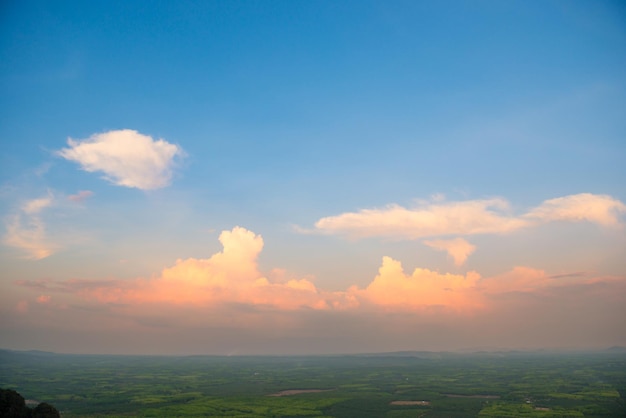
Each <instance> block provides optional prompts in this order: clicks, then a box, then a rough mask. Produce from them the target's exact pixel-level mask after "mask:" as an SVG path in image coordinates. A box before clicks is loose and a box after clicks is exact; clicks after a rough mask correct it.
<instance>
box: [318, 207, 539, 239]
mask: <svg viewBox="0 0 626 418" xmlns="http://www.w3.org/2000/svg"><path fill="white" fill-rule="evenodd" d="M527 224H528V221H526V220H524V219H519V218H516V217H513V216H510V215H509V214H508V202H506V201H505V200H504V199H488V200H468V201H465V202H448V203H436V204H422V205H420V206H419V207H417V208H414V209H407V208H404V207H402V206H398V205H390V206H388V207H386V208H384V209H363V210H361V211H359V212H349V213H344V214H341V215H337V216H329V217H326V218H322V219H320V220H319V221H317V222H316V223H315V227H316V229H317V230H318V231H322V232H326V233H330V234H344V235H348V236H351V237H357V238H365V237H391V238H401V239H418V238H423V237H432V236H440V235H452V234H454V235H471V234H486V233H504V232H510V231H514V230H516V229H519V228H522V227H524V226H527Z"/></svg>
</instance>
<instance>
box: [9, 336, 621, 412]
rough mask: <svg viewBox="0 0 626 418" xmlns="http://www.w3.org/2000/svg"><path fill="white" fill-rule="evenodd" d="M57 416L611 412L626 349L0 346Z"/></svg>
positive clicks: (617, 400) (23, 383) (18, 378)
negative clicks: (309, 352) (298, 351)
mask: <svg viewBox="0 0 626 418" xmlns="http://www.w3.org/2000/svg"><path fill="white" fill-rule="evenodd" d="M0 387H2V388H11V389H14V390H16V391H18V392H19V393H21V394H22V395H23V396H24V397H25V398H26V399H27V403H28V402H31V403H36V402H47V403H49V404H52V405H54V406H55V407H56V408H57V409H58V410H59V411H60V413H61V416H62V417H66V418H71V417H204V416H215V417H428V418H435V417H441V418H443V417H473V416H479V417H623V416H625V415H626V351H625V350H622V349H619V348H614V349H612V350H606V351H603V352H586V353H585V352H569V353H566V352H538V351H536V352H521V351H519V352H479V353H465V354H459V353H449V352H396V353H380V354H359V355H341V356H340V355H332V356H285V357H273V356H229V357H227V356H184V357H171V356H110V355H109V356H103V355H67V354H54V353H47V352H36V351H33V352H19V351H9V350H2V351H0Z"/></svg>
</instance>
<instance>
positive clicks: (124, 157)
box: [57, 129, 183, 190]
mask: <svg viewBox="0 0 626 418" xmlns="http://www.w3.org/2000/svg"><path fill="white" fill-rule="evenodd" d="M67 144H68V145H69V147H68V148H63V149H61V150H59V151H58V152H57V154H58V155H60V156H61V157H63V158H65V159H67V160H70V161H74V162H76V163H78V164H79V165H80V166H81V168H82V169H83V170H85V171H88V172H101V173H103V174H104V175H103V178H104V179H106V180H107V181H109V182H111V183H113V184H116V185H118V186H125V187H132V188H137V189H141V190H153V189H159V188H162V187H165V186H167V185H169V183H170V181H171V178H172V173H173V168H174V163H175V158H176V157H181V156H183V150H182V148H180V147H179V146H178V145H175V144H171V143H169V142H167V141H165V140H163V139H158V140H154V139H153V138H152V137H150V136H148V135H143V134H141V133H139V132H137V131H134V130H131V129H123V130H117V131H109V132H104V133H99V134H94V135H91V136H90V137H89V138H87V139H84V140H74V139H72V138H69V139H68V140H67Z"/></svg>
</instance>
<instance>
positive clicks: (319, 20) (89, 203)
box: [0, 0, 626, 355]
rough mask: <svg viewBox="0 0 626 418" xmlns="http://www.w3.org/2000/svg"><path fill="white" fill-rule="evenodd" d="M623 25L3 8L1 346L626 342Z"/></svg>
mask: <svg viewBox="0 0 626 418" xmlns="http://www.w3.org/2000/svg"><path fill="white" fill-rule="evenodd" d="M625 51H626V7H624V4H623V2H620V1H602V0H599V1H593V2H590V1H577V0H570V1H556V0H548V1H541V2H538V1H537V2H533V1H530V2H529V1H515V0H513V1H506V2H503V1H461V0H459V1H400V0H392V1H368V0H359V1H348V0H344V1H325V0H322V1H302V0H297V1H176V2H143V1H134V0H130V1H129V0H124V1H116V0H112V1H102V2H100V1H93V2H91V1H90V2H84V1H66V0H58V1H34V0H25V1H14V0H9V1H4V2H2V4H1V5H0V267H1V268H0V347H1V348H8V349H18V350H31V349H37V350H46V351H56V352H66V353H101V354H176V355H179V354H219V355H244V354H271V355H285V354H332V353H364V352H382V351H400V350H434V351H438V350H446V351H458V350H483V349H487V350H508V349H569V350H583V349H604V348H608V347H611V346H615V345H622V346H623V345H626V187H625V184H626V164H625V163H624V161H626V54H624V52H625Z"/></svg>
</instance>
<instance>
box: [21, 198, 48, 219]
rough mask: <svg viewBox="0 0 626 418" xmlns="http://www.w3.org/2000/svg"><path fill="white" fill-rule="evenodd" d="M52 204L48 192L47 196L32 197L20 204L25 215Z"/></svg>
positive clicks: (39, 210) (32, 213)
mask: <svg viewBox="0 0 626 418" xmlns="http://www.w3.org/2000/svg"><path fill="white" fill-rule="evenodd" d="M51 204H52V195H51V194H50V193H48V196H45V197H41V198H39V199H32V200H29V201H28V202H26V203H25V204H24V205H23V206H22V212H24V213H25V214H27V215H34V214H37V213H39V212H41V211H42V210H43V209H45V208H47V207H48V206H50V205H51Z"/></svg>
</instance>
